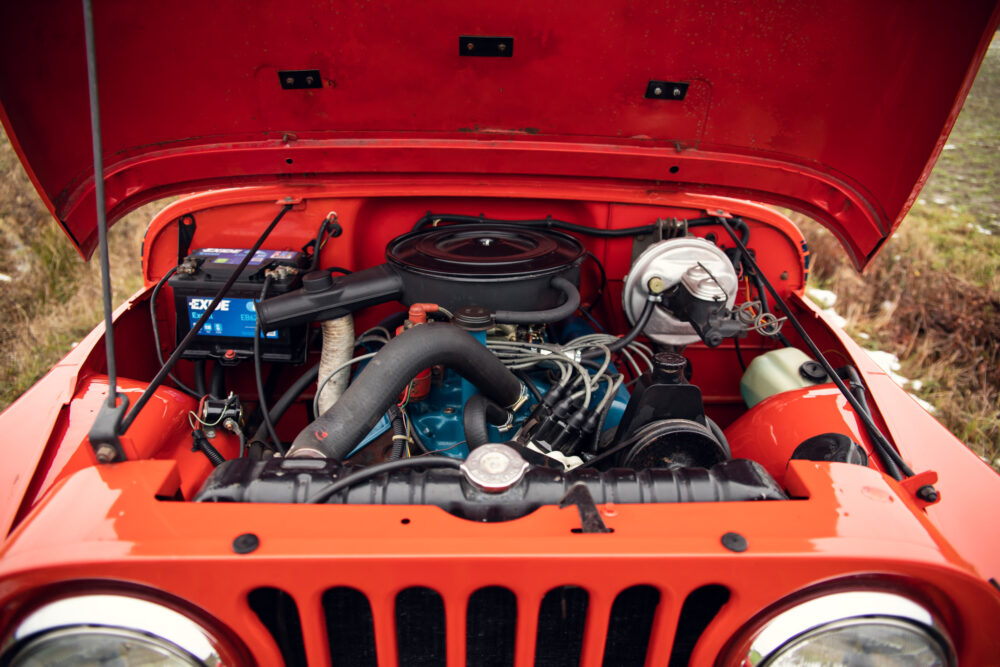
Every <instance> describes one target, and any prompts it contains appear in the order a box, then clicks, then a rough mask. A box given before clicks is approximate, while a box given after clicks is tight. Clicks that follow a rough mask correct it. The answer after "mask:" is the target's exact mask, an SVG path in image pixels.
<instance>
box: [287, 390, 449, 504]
mask: <svg viewBox="0 0 1000 667" xmlns="http://www.w3.org/2000/svg"><path fill="white" fill-rule="evenodd" d="M343 398H344V397H343V396H341V400H343ZM461 465H462V462H461V461H459V460H458V459H453V458H451V457H448V456H414V457H413V458H409V459H401V460H399V461H386V462H384V463H376V464H375V465H373V466H369V467H367V468H363V469H362V470H359V471H358V472H355V473H351V474H350V475H347V476H346V477H341V478H340V479H338V480H337V481H336V482H334V483H333V484H331V485H330V486H328V487H326V488H325V489H323V490H322V491H320V492H319V493H317V494H316V495H315V496H313V497H312V498H310V499H309V500H307V501H306V502H309V503H323V502H326V501H327V500H329V499H330V497H331V496H333V495H335V494H337V493H339V492H340V491H342V490H344V489H347V488H350V487H352V486H354V485H355V484H358V483H360V482H363V481H365V480H366V479H371V478H372V477H378V476H379V475H383V474H385V473H388V472H393V471H396V470H403V469H405V468H459V467H460V466H461Z"/></svg>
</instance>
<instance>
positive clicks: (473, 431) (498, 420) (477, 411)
mask: <svg viewBox="0 0 1000 667" xmlns="http://www.w3.org/2000/svg"><path fill="white" fill-rule="evenodd" d="M487 422H489V423H490V424H493V425H494V426H503V425H504V424H506V423H507V411H506V410H504V409H503V408H501V407H500V406H499V405H497V404H496V403H494V402H493V401H491V400H490V399H488V398H486V397H485V396H483V395H482V394H473V395H472V396H470V397H469V400H467V401H466V402H465V407H464V408H463V409H462V428H463V429H464V430H465V442H466V444H468V445H469V451H472V450H473V449H475V448H476V447H479V446H480V445H485V444H486V443H488V442H489V441H490V432H489V430H488V429H487V427H486V424H487Z"/></svg>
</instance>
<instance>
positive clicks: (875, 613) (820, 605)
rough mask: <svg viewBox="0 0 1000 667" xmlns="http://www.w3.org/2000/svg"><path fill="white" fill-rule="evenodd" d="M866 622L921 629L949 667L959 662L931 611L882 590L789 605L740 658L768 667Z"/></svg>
mask: <svg viewBox="0 0 1000 667" xmlns="http://www.w3.org/2000/svg"><path fill="white" fill-rule="evenodd" d="M865 624H887V625H897V626H899V627H905V628H906V629H908V630H916V631H917V632H918V633H922V634H924V635H925V636H926V637H927V639H928V641H929V642H934V643H935V645H936V646H938V647H940V649H941V652H942V653H943V654H944V655H945V656H946V661H947V665H948V667H954V665H956V664H957V660H956V657H955V649H954V645H953V644H952V642H951V639H950V637H949V636H948V633H947V631H946V629H945V627H944V625H943V623H942V622H941V619H940V618H939V617H938V616H937V615H936V614H935V613H934V612H933V611H932V610H931V609H930V608H929V607H927V606H925V605H923V604H921V603H918V602H916V601H915V600H913V599H911V598H909V597H907V596H904V595H901V594H898V593H895V592H888V591H882V590H848V591H839V592H829V593H826V594H823V595H818V596H816V597H813V598H811V599H808V600H804V601H801V602H797V603H790V604H787V605H784V606H783V607H782V608H781V610H780V611H778V612H777V613H772V614H771V615H769V616H767V617H766V618H765V619H763V620H761V621H757V622H755V623H753V624H752V625H751V630H749V631H748V632H745V633H742V636H743V637H744V639H743V641H741V642H739V644H738V645H737V647H738V648H737V651H738V653H737V654H736V657H737V659H738V660H742V662H740V663H739V664H743V665H746V667H767V665H769V664H772V663H773V662H774V660H775V659H776V658H778V657H780V655H781V654H782V653H783V652H785V651H787V650H789V649H791V648H792V647H794V646H796V645H798V644H799V643H800V642H801V641H803V640H805V639H808V638H810V637H817V636H819V635H822V634H823V633H826V632H833V631H836V630H843V629H849V628H850V627H854V626H858V625H865Z"/></svg>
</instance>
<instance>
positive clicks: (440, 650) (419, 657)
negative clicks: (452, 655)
mask: <svg viewBox="0 0 1000 667" xmlns="http://www.w3.org/2000/svg"><path fill="white" fill-rule="evenodd" d="M396 650H397V652H398V654H399V664H400V666H401V667H411V666H412V667H439V666H440V667H444V665H445V664H446V660H445V657H446V656H445V619H444V600H442V599H441V596H440V595H439V594H438V593H437V591H433V590H431V589H429V588H423V587H413V588H407V589H405V590H402V591H400V592H399V594H398V595H396Z"/></svg>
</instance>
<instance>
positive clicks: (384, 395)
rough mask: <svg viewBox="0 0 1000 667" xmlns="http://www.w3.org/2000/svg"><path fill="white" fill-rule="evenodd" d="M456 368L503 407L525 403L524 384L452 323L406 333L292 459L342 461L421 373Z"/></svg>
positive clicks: (295, 447) (312, 427)
mask: <svg viewBox="0 0 1000 667" xmlns="http://www.w3.org/2000/svg"><path fill="white" fill-rule="evenodd" d="M438 364H441V365H444V366H447V367H448V368H451V369H452V370H454V371H455V372H457V373H458V374H459V375H461V376H462V377H463V378H465V379H466V380H468V381H469V382H471V383H472V384H473V385H475V387H476V388H477V389H478V390H479V391H480V393H482V394H483V395H484V396H485V397H486V398H489V399H490V400H492V401H493V402H495V403H497V404H498V405H500V406H502V407H504V408H508V409H509V408H512V407H514V406H515V405H516V404H517V403H518V401H519V400H520V399H521V382H520V380H518V379H517V378H516V377H515V376H514V374H513V373H511V372H510V371H509V370H507V368H506V367H505V366H504V365H503V364H502V363H500V360H499V359H497V358H496V356H495V355H494V354H493V353H492V352H490V351H489V350H487V349H486V347H485V346H484V345H483V344H482V343H480V342H479V341H478V340H476V339H475V338H474V337H473V336H472V335H471V334H469V333H468V332H466V331H463V330H462V329H459V328H458V327H456V326H453V325H450V324H438V323H433V322H431V323H428V324H421V325H419V326H415V327H412V328H410V329H407V330H406V331H404V332H403V333H401V334H399V335H398V336H396V337H395V338H393V339H392V341H390V342H389V343H387V344H386V345H385V347H383V348H382V349H381V350H379V352H378V354H376V355H375V356H374V357H372V359H371V360H370V361H369V362H368V365H367V366H366V367H365V370H364V371H363V372H362V373H361V375H359V376H358V378H357V379H356V380H355V381H354V382H352V383H351V385H350V386H349V387H348V388H347V390H346V391H345V392H344V394H343V395H342V396H341V397H340V400H338V401H337V402H336V403H335V404H334V405H333V407H332V408H330V409H329V410H328V411H327V412H325V413H323V414H322V415H320V416H319V417H317V418H316V420H315V421H314V422H313V423H311V424H309V425H308V426H307V427H306V428H305V429H304V430H303V431H302V432H301V433H299V435H298V437H296V438H295V442H293V443H292V447H291V449H289V451H288V456H305V457H325V458H330V459H335V460H338V461H339V460H342V459H343V458H344V457H345V456H347V455H348V454H349V453H350V452H351V451H352V450H353V449H354V448H355V447H356V446H357V444H358V443H359V442H361V439H362V438H364V437H365V435H367V434H368V433H369V432H370V431H371V430H372V428H373V427H374V426H375V424H376V423H377V422H378V420H379V419H380V418H381V417H382V415H383V414H385V411H386V409H388V407H389V406H390V405H392V404H393V403H394V402H395V401H396V400H397V397H398V396H399V393H400V392H401V391H402V390H403V389H405V388H406V386H407V384H409V383H410V381H411V380H412V379H413V378H414V376H416V374H417V373H419V372H420V371H422V370H424V369H425V368H430V367H431V366H435V365H438Z"/></svg>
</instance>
